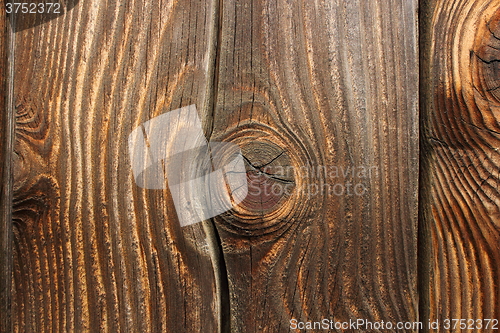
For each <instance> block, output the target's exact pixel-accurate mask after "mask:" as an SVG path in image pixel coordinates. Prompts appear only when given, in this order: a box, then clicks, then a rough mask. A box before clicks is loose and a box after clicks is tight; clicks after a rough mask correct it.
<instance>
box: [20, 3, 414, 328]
mask: <svg viewBox="0 0 500 333" xmlns="http://www.w3.org/2000/svg"><path fill="white" fill-rule="evenodd" d="M67 8H68V11H67V13H65V14H64V15H61V16H58V17H53V18H52V19H51V20H46V21H44V22H42V23H40V24H38V23H37V24H35V23H36V22H35V21H36V20H35V21H29V20H34V19H33V18H31V19H30V18H26V17H24V18H23V17H21V16H20V17H19V22H18V24H19V26H18V28H17V31H18V32H17V33H16V43H15V49H14V55H15V59H16V62H15V72H14V79H15V80H14V83H15V84H14V93H15V94H14V97H15V101H14V105H15V109H16V110H15V111H16V136H15V139H16V140H15V153H16V155H15V156H16V159H15V168H14V172H13V176H14V179H15V193H14V203H13V210H14V212H13V228H14V232H13V237H14V247H13V251H14V277H13V283H14V288H13V293H14V295H13V302H12V306H13V315H12V320H13V323H14V328H15V331H18V332H49V331H54V332H65V331H68V332H100V331H104V332H106V331H109V332H245V333H247V332H289V331H291V329H290V320H291V319H297V320H299V321H318V320H321V319H323V318H328V319H331V320H335V321H345V320H349V319H354V320H355V319H358V318H361V319H365V320H370V321H382V320H383V321H386V322H387V321H391V322H394V323H396V322H400V321H403V322H411V321H417V320H418V319H419V318H418V302H419V296H418V291H417V191H418V159H419V155H418V128H419V127H418V112H417V110H418V82H419V81H418V74H419V73H418V52H417V17H416V14H417V13H416V11H417V1H416V0H406V1H404V2H402V1H396V0H371V1H364V0H358V1H334V0H328V1H321V0H315V1H309V0H307V1H305V0H303V1H285V0H276V1H269V0H266V1H264V0H254V1H252V0H241V1H236V0H221V1H216V0H212V1H195V0H183V1H169V0H165V1H160V2H157V1H149V0H130V1H125V2H118V1H107V2H103V1H90V0H80V1H78V2H75V1H73V2H71V4H70V5H68V6H67ZM34 22H35V23H34ZM190 104H196V106H197V110H198V112H199V113H200V118H201V119H202V123H203V126H204V131H205V134H206V135H207V138H209V139H211V140H214V141H224V142H232V143H236V144H238V145H239V146H240V147H241V149H242V151H243V154H244V157H245V161H246V162H245V163H246V167H247V176H248V184H249V186H250V189H249V190H250V194H249V196H248V197H247V199H246V200H245V201H244V202H243V203H241V204H240V205H239V206H238V207H236V208H235V209H233V210H231V211H229V212H227V213H224V214H222V215H221V216H219V217H217V218H215V219H214V220H213V221H205V222H203V223H199V224H195V225H192V226H188V227H184V228H181V227H180V226H179V223H178V221H177V217H176V212H175V207H174V205H173V203H172V199H171V197H170V193H169V191H168V190H145V189H141V188H139V187H137V186H136V185H135V183H134V180H133V176H132V172H131V168H130V160H129V157H128V147H127V138H128V135H129V134H130V132H131V131H132V130H134V129H135V128H136V127H137V126H139V125H140V124H141V123H142V122H145V121H147V120H149V119H151V118H153V117H155V116H158V115H160V114H162V113H164V112H167V111H170V110H174V109H177V108H179V107H182V106H187V105H190ZM280 190H281V192H280ZM315 192H316V193H315ZM361 192H362V193H361ZM365 331H370V330H365ZM393 331H396V330H395V329H394V330H393ZM398 331H406V332H412V331H416V330H415V329H407V330H398Z"/></svg>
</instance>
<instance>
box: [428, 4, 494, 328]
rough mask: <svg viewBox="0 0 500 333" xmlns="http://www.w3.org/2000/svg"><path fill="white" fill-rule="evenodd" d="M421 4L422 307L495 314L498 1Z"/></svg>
mask: <svg viewBox="0 0 500 333" xmlns="http://www.w3.org/2000/svg"><path fill="white" fill-rule="evenodd" d="M421 8H422V14H421V17H422V19H421V27H422V29H421V32H422V34H421V36H422V43H421V50H422V53H421V54H422V57H421V63H422V72H421V73H422V75H421V87H422V104H421V106H422V116H423V117H422V119H423V122H422V125H423V126H422V133H423V135H422V138H423V140H422V170H423V178H422V180H421V183H422V202H421V207H422V209H421V215H422V218H423V219H422V224H421V227H422V228H421V229H422V233H421V235H422V238H425V240H426V241H425V242H424V243H422V245H423V247H422V257H421V258H420V260H421V267H422V270H421V271H422V276H421V277H422V279H423V283H422V287H423V288H422V289H421V291H422V293H421V299H422V308H421V315H422V318H424V319H425V320H426V319H431V320H432V321H435V320H440V321H441V322H442V321H443V320H444V319H450V318H464V319H474V320H477V319H487V318H489V319H493V318H496V319H500V268H499V267H500V192H499V191H498V188H499V184H500V181H499V168H500V155H499V153H498V150H499V148H500V126H499V120H500V117H499V114H500V113H499V110H500V95H499V91H500V89H498V88H499V86H500V81H499V71H498V68H499V67H498V64H499V60H500V51H499V50H500V39H499V36H500V24H499V21H500V1H497V0H496V1H478V0H459V1H434V0H432V1H424V3H423V5H422V6H421ZM451 331H452V332H461V331H462V330H460V329H459V328H458V329H456V330H445V329H443V328H442V329H440V330H436V332H451ZM463 331H465V330H463ZM470 331H474V332H492V331H493V330H491V329H484V328H483V329H475V330H468V331H467V332H470Z"/></svg>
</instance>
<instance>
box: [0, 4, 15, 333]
mask: <svg viewBox="0 0 500 333" xmlns="http://www.w3.org/2000/svg"><path fill="white" fill-rule="evenodd" d="M0 6H1V7H2V9H3V8H4V7H5V2H3V1H2V2H1V3H0ZM10 27H11V26H10V24H9V18H8V17H7V15H6V12H5V11H4V10H1V11H0V126H1V129H0V161H1V162H0V332H11V331H12V321H11V294H12V293H11V289H12V152H13V134H14V133H13V131H14V114H13V110H12V90H11V88H12V80H11V79H12V75H10V73H11V70H12V68H11V65H12V60H13V59H12V54H11V52H10V51H11V50H12V47H11V43H12V42H13V38H14V37H13V33H12V31H11V29H10Z"/></svg>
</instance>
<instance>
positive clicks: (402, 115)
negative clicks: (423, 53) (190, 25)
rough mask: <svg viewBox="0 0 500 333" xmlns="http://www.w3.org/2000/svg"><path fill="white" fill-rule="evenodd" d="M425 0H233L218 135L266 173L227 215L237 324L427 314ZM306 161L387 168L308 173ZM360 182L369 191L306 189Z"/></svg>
mask: <svg viewBox="0 0 500 333" xmlns="http://www.w3.org/2000/svg"><path fill="white" fill-rule="evenodd" d="M416 8H417V2H416V1H404V2H401V1H386V0H379V1H281V0H278V1H263V0H258V1H251V0H242V1H235V0H229V1H223V8H222V23H221V27H222V31H221V37H220V38H221V39H220V51H219V57H220V63H219V64H218V73H219V76H218V78H217V83H218V85H217V100H216V108H215V114H214V130H213V133H212V139H214V140H221V141H229V142H233V143H237V144H238V145H240V146H241V147H242V150H243V154H244V155H245V157H246V160H247V167H248V175H249V177H248V178H249V185H250V186H251V187H254V189H253V190H252V189H250V191H251V192H252V191H253V192H254V193H253V195H251V196H250V197H249V198H247V200H246V201H245V202H243V203H242V204H241V205H239V206H238V207H237V208H236V209H235V210H233V211H231V212H228V213H227V214H223V215H222V216H220V217H217V218H215V223H216V226H217V229H218V231H219V234H220V238H221V242H222V249H223V251H224V260H225V264H226V267H227V274H228V280H229V290H230V306H231V332H241V333H243V332H245V333H246V332H252V333H253V332H289V331H292V330H291V329H290V320H291V319H297V320H299V321H304V322H305V321H319V320H321V319H323V318H329V319H331V320H335V321H346V320H347V321H348V320H349V319H354V320H355V319H357V318H362V319H366V320H371V321H381V320H384V321H392V322H394V323H396V322H398V321H415V320H416V319H417V306H418V295H417V289H416V285H417V281H416V276H417V270H416V269H417V256H416V254H417V249H416V236H417V224H416V223H417V216H416V215H417V178H418V116H417V104H418V93H417V91H418V67H417V58H418V55H417V49H416V45H417V44H416V43H417V41H416V29H417V28H416ZM304 166H311V168H316V169H315V170H317V168H318V167H320V166H327V167H337V168H344V169H347V168H349V167H352V168H358V167H361V166H362V167H366V168H374V169H372V170H376V172H373V173H372V176H371V177H367V178H362V177H358V176H356V177H349V176H347V177H345V178H344V177H335V176H334V175H331V174H330V172H332V171H331V169H328V170H329V171H328V175H325V174H324V173H321V172H320V175H317V174H316V175H314V176H311V177H306V176H305V174H304V173H305V171H304V170H303V169H302V167H304ZM283 168H286V169H287V170H291V168H293V170H294V171H292V172H290V173H287V174H284V175H283V174H281V173H280V170H282V169H283ZM347 182H352V183H353V184H357V183H363V184H364V185H365V186H366V187H367V191H366V193H364V194H363V195H350V196H349V195H346V194H344V195H336V194H333V195H328V194H321V193H319V194H317V195H314V194H313V195H307V191H308V189H309V188H311V191H312V192H314V190H313V188H312V187H311V186H314V185H317V186H320V187H321V186H323V185H321V184H330V185H332V186H334V185H336V184H341V185H342V186H347ZM286 185H288V186H289V187H288V189H289V190H290V191H289V193H288V194H284V195H282V196H280V195H279V191H277V190H276V191H275V193H278V194H277V195H276V194H273V193H272V192H267V193H265V192H264V191H265V190H266V189H267V190H269V191H271V190H272V188H273V186H275V189H278V188H279V187H280V186H281V187H282V188H284V186H286ZM258 190H261V191H262V192H260V194H259V193H258ZM304 191H306V193H304ZM337 193H340V190H338V191H337ZM367 331H370V330H367ZM393 331H394V330H393ZM403 331H404V330H403ZM407 331H411V330H407Z"/></svg>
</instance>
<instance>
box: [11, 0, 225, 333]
mask: <svg viewBox="0 0 500 333" xmlns="http://www.w3.org/2000/svg"><path fill="white" fill-rule="evenodd" d="M216 13H217V2H216V1H198V0H192V1H191V0H189V1H170V0H165V1H148V0H131V1H125V2H121V1H88V0H81V1H79V2H78V3H77V4H76V5H75V6H74V8H73V9H72V10H70V11H68V12H67V13H65V14H64V15H62V16H59V17H55V18H54V19H53V20H51V21H47V22H44V23H43V24H39V25H36V24H31V23H30V24H31V26H30V24H28V23H25V24H24V25H23V22H19V24H21V26H22V27H21V28H19V29H18V30H19V32H18V33H16V35H17V42H16V49H15V52H16V68H15V83H16V84H15V107H16V112H17V130H16V145H15V150H16V153H17V155H18V156H19V158H18V160H17V161H16V169H15V197H14V242H15V253H14V291H15V294H14V303H13V307H14V309H13V311H14V316H13V318H14V325H15V331H17V332H101V331H105V332H217V331H219V330H220V328H219V326H220V309H219V308H220V304H219V303H220V299H219V298H218V294H217V288H219V287H218V281H217V273H214V270H215V271H217V270H216V269H214V265H216V263H215V262H214V261H213V259H212V257H213V253H212V252H213V251H214V249H213V248H212V245H211V243H210V237H211V236H210V232H211V231H210V226H211V225H210V224H207V223H205V224H202V223H200V224H197V225H193V226H189V227H186V228H184V229H181V227H180V225H179V223H178V221H177V217H176V213H175V209H174V206H173V203H172V199H171V197H170V196H169V192H168V191H167V190H147V189H141V188H139V187H138V186H136V185H135V183H134V180H133V176H132V170H131V163H130V160H129V150H128V146H127V142H128V141H127V138H128V135H129V134H130V133H131V131H132V130H133V129H135V128H136V127H137V126H139V125H140V124H141V123H142V122H144V121H147V120H149V119H150V118H153V117H155V116H157V115H159V114H162V113H164V112H167V111H170V110H172V109H176V108H179V107H181V106H186V105H190V104H196V105H197V106H198V110H199V111H200V113H201V116H202V118H206V117H207V114H209V111H208V110H209V106H211V105H212V103H213V101H212V96H213V92H212V88H211V87H212V81H213V68H214V66H213V62H214V51H215V44H214V41H215V40H216V38H215V37H216V35H215V34H216V24H217V20H216ZM25 27H28V28H26V29H24V28H25ZM23 29H24V30H23ZM206 126H209V124H206Z"/></svg>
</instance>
